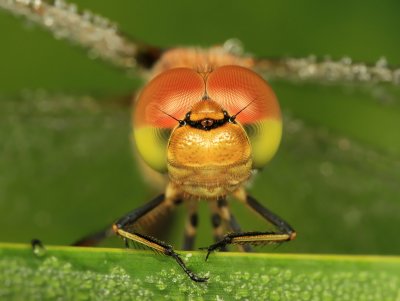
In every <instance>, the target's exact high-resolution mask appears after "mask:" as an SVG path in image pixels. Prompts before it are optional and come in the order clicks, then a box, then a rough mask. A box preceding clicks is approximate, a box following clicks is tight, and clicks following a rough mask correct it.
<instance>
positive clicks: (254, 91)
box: [134, 66, 282, 172]
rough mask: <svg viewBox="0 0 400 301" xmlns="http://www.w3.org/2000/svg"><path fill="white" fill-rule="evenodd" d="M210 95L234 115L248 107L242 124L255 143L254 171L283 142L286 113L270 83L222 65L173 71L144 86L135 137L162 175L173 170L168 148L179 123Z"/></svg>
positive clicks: (136, 111)
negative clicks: (207, 70) (283, 115)
mask: <svg viewBox="0 0 400 301" xmlns="http://www.w3.org/2000/svg"><path fill="white" fill-rule="evenodd" d="M204 96H207V97H208V98H210V99H212V100H214V101H215V102H217V103H218V104H220V105H221V107H222V108H223V109H224V110H225V111H227V112H228V114H229V115H230V116H232V115H235V114H237V113H238V112H239V111H241V110H242V109H243V108H245V107H246V108H245V109H244V110H243V111H241V112H240V114H238V115H237V118H236V121H238V122H239V123H240V124H241V125H242V126H243V127H244V129H245V131H246V133H247V135H248V138H249V140H250V143H251V148H252V161H253V168H261V167H263V166H264V165H265V164H266V163H267V162H268V161H269V160H270V159H271V158H272V157H273V155H274V154H275V152H276V150H277V149H278V146H279V143H280V140H281V133H282V123H281V115H280V109H279V105H278V102H277V100H276V97H275V94H274V92H273V91H272V89H271V88H270V87H269V86H268V84H267V83H266V82H265V81H264V80H263V79H262V78H261V77H260V76H259V75H257V74H256V73H255V72H253V71H251V70H249V69H246V68H243V67H239V66H222V67H219V68H216V69H215V70H213V71H211V72H210V73H208V74H204V73H199V72H196V71H195V70H192V69H188V68H176V69H171V70H168V71H166V72H164V73H162V74H160V75H158V76H157V77H155V78H154V79H153V80H152V81H150V82H149V83H148V84H147V85H146V86H145V87H144V88H143V90H142V92H141V93H140V95H139V97H138V100H137V103H136V107H135V113H134V138H135V141H136V145H137V148H138V151H139V153H140V155H141V156H142V158H143V159H144V160H145V162H146V163H147V164H149V165H150V166H151V167H152V168H153V169H155V170H157V171H159V172H166V171H167V162H166V154H167V145H168V140H169V137H170V135H171V132H172V130H173V129H174V128H175V127H176V126H177V125H178V122H177V120H175V119H178V120H182V119H184V118H185V115H186V113H188V112H189V111H190V110H191V108H192V106H193V105H194V104H195V103H197V102H199V101H206V100H203V98H204ZM168 115H170V116H168ZM171 116H172V117H173V118H171Z"/></svg>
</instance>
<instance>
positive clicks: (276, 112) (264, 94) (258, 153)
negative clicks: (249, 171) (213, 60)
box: [207, 66, 282, 168]
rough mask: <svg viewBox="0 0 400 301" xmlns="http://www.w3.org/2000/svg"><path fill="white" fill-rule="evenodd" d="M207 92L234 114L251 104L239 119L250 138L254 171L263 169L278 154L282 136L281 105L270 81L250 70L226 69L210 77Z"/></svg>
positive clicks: (230, 67)
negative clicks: (268, 82)
mask: <svg viewBox="0 0 400 301" xmlns="http://www.w3.org/2000/svg"><path fill="white" fill-rule="evenodd" d="M207 93H208V95H209V97H210V98H211V99H213V100H214V101H216V102H218V103H219V104H221V106H222V107H223V108H224V109H225V110H226V111H228V113H229V114H230V115H234V114H236V113H237V112H239V111H240V110H242V109H243V108H245V107H246V106H247V105H248V107H246V108H245V109H244V110H243V111H242V112H240V114H239V115H238V116H237V118H236V120H237V121H239V122H240V123H241V124H242V125H243V126H244V128H245V130H246V132H247V135H248V137H249V139H250V143H251V147H252V158H253V168H261V167H263V166H264V165H265V164H266V163H267V162H268V161H269V160H270V159H271V158H272V157H273V156H274V154H275V153H276V151H277V149H278V147H279V144H280V141H281V136H282V120H281V112H280V108H279V104H278V101H277V98H276V96H275V93H274V92H273V91H272V89H271V88H270V86H269V85H268V84H267V82H266V81H265V80H264V79H263V78H261V77H260V76H259V75H258V74H257V73H255V72H253V71H251V70H249V69H247V68H244V67H240V66H223V67H220V68H218V69H216V70H215V71H214V72H212V73H211V74H210V75H209V76H208V78H207ZM249 104H250V105H249Z"/></svg>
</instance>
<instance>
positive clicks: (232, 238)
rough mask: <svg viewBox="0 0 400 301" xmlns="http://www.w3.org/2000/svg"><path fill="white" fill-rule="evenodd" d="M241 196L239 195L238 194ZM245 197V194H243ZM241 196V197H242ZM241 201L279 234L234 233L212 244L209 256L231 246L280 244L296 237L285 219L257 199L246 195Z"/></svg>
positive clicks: (260, 232)
mask: <svg viewBox="0 0 400 301" xmlns="http://www.w3.org/2000/svg"><path fill="white" fill-rule="evenodd" d="M238 195H239V194H238ZM242 195H244V194H242ZM240 196H241V195H239V197H240ZM239 199H240V200H241V201H243V202H245V203H246V205H248V206H249V207H250V208H252V209H253V210H255V211H256V212H257V213H258V214H259V215H260V216H261V217H263V218H264V219H266V220H267V221H269V222H270V223H271V224H273V225H274V226H276V227H277V228H278V231H277V232H267V231H265V232H262V231H253V232H233V233H229V234H226V235H225V236H224V237H223V238H222V239H221V240H220V241H218V242H216V243H215V244H212V245H211V246H209V247H208V248H207V251H208V253H207V256H206V260H207V258H208V256H209V255H210V253H211V252H213V251H215V250H220V249H221V248H224V247H226V246H227V245H229V244H254V245H257V244H259V243H279V242H285V241H289V240H293V239H294V238H295V237H296V232H295V231H294V229H293V228H292V227H291V226H290V225H289V224H288V223H287V222H285V221H284V220H283V219H281V218H280V217H279V216H277V215H276V214H275V213H273V212H272V211H270V210H269V209H267V208H265V207H264V206H263V205H261V204H260V203H259V202H258V201H257V200H256V199H255V198H253V197H251V196H248V195H245V196H244V197H242V198H239Z"/></svg>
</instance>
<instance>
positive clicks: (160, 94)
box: [133, 68, 205, 172]
mask: <svg viewBox="0 0 400 301" xmlns="http://www.w3.org/2000/svg"><path fill="white" fill-rule="evenodd" d="M204 91H205V84H204V80H203V78H202V77H201V76H200V75H199V74H198V73H197V72H195V71H194V70H192V69H188V68H176V69H171V70H168V71H166V72H163V73H161V74H160V75H158V76H156V77H155V78H154V79H152V80H151V81H150V82H149V83H148V84H147V85H146V86H145V87H144V88H143V90H142V91H141V93H140V94H139V96H138V98H137V100H136V104H135V107H134V116H133V128H134V130H133V133H134V140H135V143H136V146H137V149H138V151H139V154H140V155H141V157H142V158H143V159H144V161H145V162H146V163H147V164H148V165H149V166H150V167H152V168H153V169H155V170H157V171H159V172H166V170H167V164H166V154H167V144H168V139H169V135H170V134H171V132H172V130H173V128H175V127H176V126H179V124H180V123H179V122H178V121H177V120H184V119H185V118H184V117H185V115H186V113H187V112H189V111H190V109H191V107H192V106H193V104H194V103H195V102H197V101H199V100H201V98H202V96H203V95H204ZM169 115H170V116H169ZM171 116H173V118H172V117H171ZM174 118H175V119H174ZM176 119H177V120H176Z"/></svg>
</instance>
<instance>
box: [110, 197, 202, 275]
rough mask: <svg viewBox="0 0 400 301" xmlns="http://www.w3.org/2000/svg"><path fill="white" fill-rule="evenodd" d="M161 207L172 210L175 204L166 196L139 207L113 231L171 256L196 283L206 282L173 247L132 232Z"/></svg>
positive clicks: (116, 225) (119, 221)
mask: <svg viewBox="0 0 400 301" xmlns="http://www.w3.org/2000/svg"><path fill="white" fill-rule="evenodd" d="M160 206H165V207H166V208H171V207H172V206H174V202H173V201H172V200H170V199H167V198H165V196H164V194H162V195H160V196H158V197H156V198H155V199H153V200H152V201H150V202H149V203H147V204H145V205H144V206H142V207H139V208H137V209H135V210H133V211H132V212H130V213H128V214H127V215H125V216H124V217H122V218H120V219H119V220H118V221H117V222H116V223H115V224H114V225H113V230H114V232H115V233H116V234H118V235H119V236H121V237H123V238H125V239H128V240H131V241H134V242H138V243H141V244H143V245H145V246H147V247H149V248H151V249H153V250H155V251H158V252H160V253H162V254H164V255H167V256H171V257H172V258H174V259H175V261H176V262H177V263H178V264H179V265H180V267H181V268H182V269H183V270H184V271H185V273H186V274H187V275H188V276H189V277H190V279H192V280H193V281H196V282H205V281H207V279H208V278H202V277H199V276H197V275H196V274H194V273H193V272H192V271H190V270H189V269H188V268H187V267H186V265H185V263H184V262H183V261H182V259H181V258H180V257H179V254H178V253H176V252H175V251H174V249H173V248H172V246H170V245H168V244H166V243H164V242H162V241H160V240H158V239H156V238H154V237H151V236H148V235H143V234H141V233H138V232H136V231H134V230H131V229H132V228H133V226H134V225H135V224H136V223H137V221H138V220H139V219H140V218H143V217H145V216H147V215H150V214H152V213H154V212H155V211H158V210H160ZM166 208H165V209H166Z"/></svg>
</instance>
